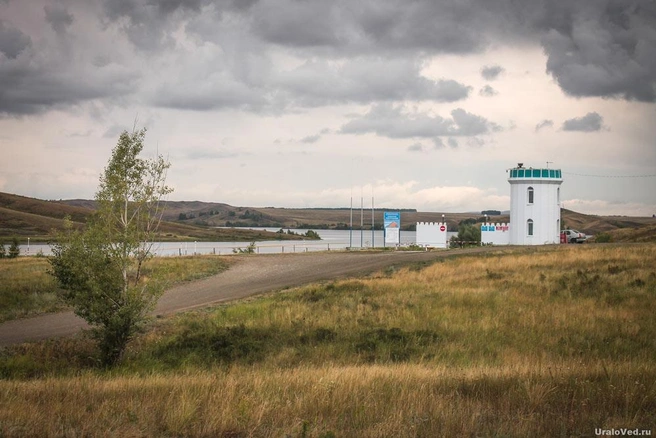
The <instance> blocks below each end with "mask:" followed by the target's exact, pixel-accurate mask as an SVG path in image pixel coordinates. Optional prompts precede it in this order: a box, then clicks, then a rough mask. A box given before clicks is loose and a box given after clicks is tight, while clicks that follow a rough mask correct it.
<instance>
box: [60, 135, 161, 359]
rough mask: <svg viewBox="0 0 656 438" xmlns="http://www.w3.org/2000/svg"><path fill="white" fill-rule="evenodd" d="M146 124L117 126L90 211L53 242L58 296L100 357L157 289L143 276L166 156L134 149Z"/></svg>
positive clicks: (118, 342)
mask: <svg viewBox="0 0 656 438" xmlns="http://www.w3.org/2000/svg"><path fill="white" fill-rule="evenodd" d="M145 135H146V131H145V129H142V130H140V131H133V132H132V133H128V132H127V131H125V132H123V133H122V134H121V136H120V137H119V140H118V143H117V145H116V147H115V148H114V149H113V150H112V156H111V158H110V160H109V163H108V164H107V167H106V168H105V170H104V172H103V174H102V175H101V177H100V184H99V187H98V192H97V193H96V197H95V199H96V202H97V207H98V208H97V211H96V213H95V214H94V215H93V216H92V217H91V218H90V219H89V220H88V221H87V226H86V228H85V230H84V231H74V230H73V228H72V227H69V228H68V230H67V231H66V232H64V234H63V235H61V236H59V238H58V242H57V243H56V244H55V245H54V247H53V255H54V257H53V258H52V259H51V261H50V264H51V271H50V272H51V274H52V275H53V276H54V277H55V278H56V279H57V280H58V282H59V285H60V286H61V289H62V291H61V292H60V296H61V298H62V299H63V300H64V301H65V302H66V303H68V304H69V305H71V306H72V307H73V309H74V311H75V313H76V314H77V315H78V316H80V317H82V318H84V319H85V320H86V321H87V322H88V323H89V325H90V326H91V327H92V333H93V335H94V337H95V338H96V339H97V340H98V343H99V347H100V352H101V360H102V362H103V364H104V365H113V364H115V363H116V362H117V361H119V360H120V359H121V357H122V355H123V352H124V351H125V348H126V346H127V344H128V343H129V342H130V340H131V339H132V338H133V337H134V335H135V334H137V333H138V332H139V331H140V330H141V329H142V328H143V326H144V323H145V322H146V320H147V316H148V313H149V311H150V310H152V308H153V307H154V305H155V303H156V302H157V299H158V298H159V297H160V296H161V293H162V292H163V287H162V286H161V285H159V284H157V282H155V281H153V280H148V281H146V280H145V279H144V278H143V266H144V264H145V263H146V262H147V261H148V260H149V259H150V258H151V257H152V256H153V253H152V245H153V242H154V239H155V237H156V232H157V229H158V227H159V225H160V222H161V218H162V212H163V208H162V207H163V204H162V202H161V201H162V198H163V197H165V196H166V195H167V194H169V193H171V192H172V189H171V188H169V187H168V186H167V185H166V172H167V169H168V168H169V167H170V163H168V162H167V161H166V160H164V158H163V157H161V156H157V157H156V158H154V159H149V160H146V159H143V158H140V157H139V154H140V153H141V151H142V149H143V146H144V139H145Z"/></svg>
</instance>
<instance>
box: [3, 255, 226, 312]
mask: <svg viewBox="0 0 656 438" xmlns="http://www.w3.org/2000/svg"><path fill="white" fill-rule="evenodd" d="M229 263H230V259H229V258H226V257H216V256H206V257H200V256H190V257H155V258H153V259H152V260H151V261H150V262H149V263H148V265H147V266H146V267H145V270H144V275H145V276H146V278H148V277H151V278H153V277H155V278H157V279H159V280H161V281H163V282H164V284H167V285H173V284H175V283H178V282H184V281H190V280H196V279H199V278H203V277H206V276H209V275H213V274H217V273H219V272H221V271H223V270H225V269H227V267H228V266H229ZM49 268H50V264H49V263H48V259H47V258H45V257H19V258H16V259H2V260H0V279H1V280H0V285H1V286H2V287H0V322H3V321H8V320H11V319H16V318H22V317H27V316H34V315H38V314H41V313H47V312H55V311H58V310H64V309H65V308H66V307H65V306H64V304H62V303H61V301H59V300H58V299H57V282H56V281H55V279H54V277H53V276H51V275H49V274H48V269H49Z"/></svg>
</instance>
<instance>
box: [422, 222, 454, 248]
mask: <svg viewBox="0 0 656 438" xmlns="http://www.w3.org/2000/svg"><path fill="white" fill-rule="evenodd" d="M446 230H447V226H446V223H443V222H417V245H421V246H429V247H432V248H446V247H447V239H446Z"/></svg>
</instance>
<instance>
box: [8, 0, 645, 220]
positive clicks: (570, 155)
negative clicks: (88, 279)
mask: <svg viewBox="0 0 656 438" xmlns="http://www.w3.org/2000/svg"><path fill="white" fill-rule="evenodd" d="M135 120H136V124H137V126H138V127H147V129H148V133H147V136H146V140H147V147H146V150H145V155H146V156H153V155H154V154H156V153H158V152H159V153H160V154H163V155H165V156H167V157H168V158H169V160H170V162H171V163H172V167H171V169H170V172H169V175H168V182H169V184H170V185H172V186H173V187H174V188H175V192H174V193H173V194H172V195H170V198H169V199H171V200H203V201H215V202H226V203H229V204H232V205H238V206H262V207H264V206H277V207H336V206H348V205H349V202H350V198H351V194H352V193H353V196H354V198H355V199H356V204H358V205H359V198H360V194H361V193H362V194H363V195H364V196H365V199H366V201H365V205H370V203H371V194H372V192H373V194H374V196H375V199H376V205H377V206H378V207H404V208H417V209H419V210H423V211H447V212H461V211H477V210H482V209H500V210H506V209H508V208H509V205H510V200H509V192H510V188H509V184H508V182H507V173H506V169H508V168H511V167H514V166H516V164H517V163H518V162H522V163H524V165H525V166H527V167H528V166H532V167H546V166H547V163H548V165H549V167H553V168H560V169H562V170H563V174H564V182H563V185H562V190H561V193H562V195H563V196H562V199H563V200H564V205H565V207H566V208H571V209H574V210H576V211H580V212H584V213H596V214H625V215H649V216H651V215H652V214H654V213H656V178H655V177H654V175H656V1H654V0H578V1H571V0H522V1H519V2H518V1H515V0H453V1H446V0H425V1H420V0H375V1H374V0H357V1H353V0H348V1H346V0H344V1H341V0H336V1H325V0H276V1H273V0H243V1H242V0H52V1H43V0H29V1H25V0H0V191H4V192H10V193H16V194H21V195H26V196H34V197H38V198H44V199H60V198H64V199H65V198H92V197H93V196H94V193H95V190H96V187H97V184H98V177H99V175H100V173H101V172H102V169H103V167H104V166H105V164H106V163H107V160H108V158H109V156H110V153H111V149H112V147H113V146H114V145H115V144H116V141H117V139H118V136H119V134H120V133H121V132H122V131H123V130H131V129H132V128H133V126H134V124H135Z"/></svg>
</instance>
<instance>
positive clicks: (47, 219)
mask: <svg viewBox="0 0 656 438" xmlns="http://www.w3.org/2000/svg"><path fill="white" fill-rule="evenodd" d="M165 204H166V209H165V212H164V216H163V219H164V221H165V222H163V223H162V225H161V227H160V237H159V238H160V239H161V240H163V241H178V240H181V241H182V240H187V241H191V240H200V241H212V240H213V241H252V240H268V239H271V240H278V239H280V238H294V237H295V236H287V235H282V236H281V235H280V234H274V233H267V232H264V231H253V230H244V229H239V228H229V229H226V228H222V229H217V228H214V227H270V228H312V229H340V228H341V229H347V228H348V226H349V223H350V217H351V211H350V209H348V208H307V209H299V208H274V207H264V208H259V207H257V208H253V207H235V206H231V205H228V204H224V203H216V202H202V201H167V202H166V203H165ZM94 208H95V202H94V201H92V200H86V199H72V200H63V201H44V200H40V199H35V198H28V197H25V196H19V195H12V194H8V193H0V239H4V240H7V239H9V238H11V237H12V236H17V237H28V236H29V237H30V238H32V239H35V241H36V240H47V239H48V238H49V236H51V231H52V230H53V229H55V230H60V229H62V227H63V223H64V222H63V219H64V217H66V216H68V217H70V218H71V220H72V221H73V222H74V223H75V224H77V226H79V227H81V226H83V224H84V222H85V221H86V218H87V217H88V216H89V215H90V214H92V213H93V211H94V210H93V209H94ZM386 210H394V209H386ZM401 212H402V213H401V221H402V227H403V228H404V229H412V227H414V225H415V224H416V223H417V222H440V221H441V220H442V215H443V214H444V218H445V219H446V221H447V223H448V226H449V229H450V230H454V231H455V230H457V228H458V224H459V223H460V222H462V221H464V220H469V221H472V222H473V221H476V222H481V221H482V220H483V219H484V217H483V215H481V214H477V213H472V212H470V213H441V212H419V211H416V210H409V209H405V210H401ZM362 219H363V223H364V228H365V229H370V228H371V210H367V209H365V210H364V211H363V218H362ZM489 220H490V221H493V222H507V221H508V216H507V215H500V216H490V217H489ZM374 221H375V225H376V227H377V228H380V227H382V223H383V209H376V210H375V212H374ZM562 223H563V226H564V227H565V228H574V229H577V230H579V231H582V232H584V233H586V234H591V235H594V234H599V233H602V232H611V233H615V234H617V237H616V238H617V239H618V240H625V239H630V237H629V236H632V233H631V231H630V230H643V229H645V228H649V227H650V226H654V225H656V219H654V218H650V217H626V216H596V215H586V214H582V213H577V212H575V211H571V210H566V209H563V210H562ZM353 226H354V228H355V229H358V228H359V226H360V211H359V209H353ZM622 230H624V231H622ZM643 234H644V233H643ZM651 234H654V233H651ZM651 234H650V233H646V234H645V235H644V236H643V235H642V234H640V236H642V237H636V238H639V239H642V240H644V239H651V238H650V237H648V236H650V235H651ZM645 236H647V237H645ZM296 238H298V236H296Z"/></svg>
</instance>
